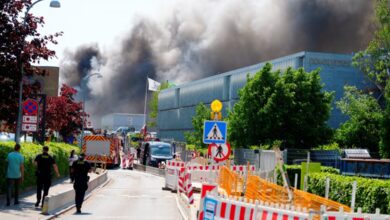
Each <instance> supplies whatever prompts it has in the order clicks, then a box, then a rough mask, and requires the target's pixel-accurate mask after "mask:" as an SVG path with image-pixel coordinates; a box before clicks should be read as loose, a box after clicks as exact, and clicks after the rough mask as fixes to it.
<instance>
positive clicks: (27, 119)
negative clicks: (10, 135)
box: [23, 115, 38, 124]
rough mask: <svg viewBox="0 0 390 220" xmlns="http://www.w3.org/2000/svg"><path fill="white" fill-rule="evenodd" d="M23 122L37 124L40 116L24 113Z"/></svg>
mask: <svg viewBox="0 0 390 220" xmlns="http://www.w3.org/2000/svg"><path fill="white" fill-rule="evenodd" d="M23 123H29V124H36V123H38V116H33V115H23Z"/></svg>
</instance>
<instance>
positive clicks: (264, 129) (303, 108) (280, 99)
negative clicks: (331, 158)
mask: <svg viewBox="0 0 390 220" xmlns="http://www.w3.org/2000/svg"><path fill="white" fill-rule="evenodd" d="M271 69H272V65H271V64H269V63H267V64H266V65H265V66H264V67H263V69H261V70H260V71H259V72H257V73H256V74H255V76H254V77H253V78H250V77H248V80H247V81H248V82H247V84H246V85H245V86H244V87H243V88H242V89H241V90H240V92H239V96H240V99H239V101H238V102H237V103H236V104H235V105H234V108H233V111H232V112H230V113H229V129H228V131H229V135H228V137H229V139H230V141H231V142H232V143H233V146H236V147H247V146H251V145H263V144H272V142H274V141H276V140H281V141H283V146H287V147H297V148H298V147H299V148H310V147H315V146H317V145H319V144H322V143H325V142H326V141H327V140H328V138H329V137H330V135H331V129H330V128H328V126H327V124H326V121H327V120H328V118H329V115H330V109H331V102H332V97H333V95H332V93H329V92H323V91H322V87H323V86H322V85H321V84H320V76H319V71H318V70H316V71H313V72H310V73H308V72H305V71H304V70H303V69H302V68H300V69H298V70H293V69H292V68H288V69H287V70H286V71H285V72H284V73H283V74H281V72H280V71H274V72H272V71H271Z"/></svg>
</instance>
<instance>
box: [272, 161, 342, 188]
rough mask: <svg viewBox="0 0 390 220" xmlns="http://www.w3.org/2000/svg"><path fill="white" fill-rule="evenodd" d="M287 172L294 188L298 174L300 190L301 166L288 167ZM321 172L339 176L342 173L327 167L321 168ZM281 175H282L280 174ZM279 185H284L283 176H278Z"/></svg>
mask: <svg viewBox="0 0 390 220" xmlns="http://www.w3.org/2000/svg"><path fill="white" fill-rule="evenodd" d="M286 171H287V175H288V178H289V180H290V185H292V186H294V180H295V174H296V173H297V174H298V188H300V185H301V184H300V183H301V181H300V179H301V165H287V166H286ZM321 172H323V173H333V174H339V173H340V171H339V170H338V169H336V168H333V167H326V166H321ZM278 175H280V174H278ZM278 184H280V185H283V182H282V179H281V176H278Z"/></svg>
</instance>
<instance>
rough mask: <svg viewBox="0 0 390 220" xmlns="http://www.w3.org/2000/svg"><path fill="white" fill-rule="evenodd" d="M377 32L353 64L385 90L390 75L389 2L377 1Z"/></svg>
mask: <svg viewBox="0 0 390 220" xmlns="http://www.w3.org/2000/svg"><path fill="white" fill-rule="evenodd" d="M375 15H376V16H375V21H376V22H375V25H376V31H375V34H374V38H373V39H372V40H371V41H370V43H369V44H368V47H367V48H366V50H364V51H360V52H358V53H356V55H355V56H354V57H353V64H354V65H355V66H356V67H359V68H360V69H361V70H362V71H363V72H364V73H366V74H367V75H368V76H369V77H370V78H371V79H372V80H374V82H376V84H377V85H378V88H379V89H380V90H382V91H383V90H384V89H385V87H386V84H387V80H388V78H389V75H390V7H389V1H388V0H376V6H375Z"/></svg>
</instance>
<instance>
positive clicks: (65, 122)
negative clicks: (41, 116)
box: [46, 84, 87, 140]
mask: <svg viewBox="0 0 390 220" xmlns="http://www.w3.org/2000/svg"><path fill="white" fill-rule="evenodd" d="M76 94H77V90H76V89H74V88H72V87H70V86H68V85H66V84H63V85H62V87H61V92H60V96H58V97H49V98H48V101H47V108H46V121H47V127H48V128H50V129H52V130H54V131H58V132H59V133H60V135H61V136H62V137H63V139H64V140H66V137H69V136H71V135H73V133H74V132H77V131H78V130H81V127H82V116H83V114H84V113H83V108H82V103H81V102H75V100H74V98H73V96H74V95H76ZM86 116H87V115H86Z"/></svg>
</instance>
